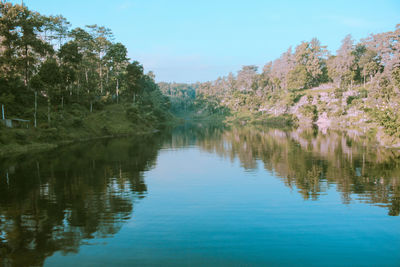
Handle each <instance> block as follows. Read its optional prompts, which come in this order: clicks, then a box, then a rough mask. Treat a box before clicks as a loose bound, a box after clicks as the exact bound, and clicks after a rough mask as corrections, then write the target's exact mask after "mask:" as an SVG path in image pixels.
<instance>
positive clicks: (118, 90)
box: [117, 79, 119, 104]
mask: <svg viewBox="0 0 400 267" xmlns="http://www.w3.org/2000/svg"><path fill="white" fill-rule="evenodd" d="M118 103H119V83H118V79H117V104H118Z"/></svg>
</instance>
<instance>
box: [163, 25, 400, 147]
mask: <svg viewBox="0 0 400 267" xmlns="http://www.w3.org/2000/svg"><path fill="white" fill-rule="evenodd" d="M160 88H161V90H162V91H163V92H164V94H166V95H169V96H170V97H171V98H172V99H173V102H172V103H173V104H174V105H175V108H176V109H181V110H182V109H185V110H186V109H190V108H192V109H195V110H197V112H203V111H204V112H211V113H212V112H214V113H215V112H219V113H224V114H226V115H227V118H228V121H230V122H236V123H241V124H246V123H264V124H265V123H266V124H268V123H273V124H276V123H278V124H281V125H285V124H292V125H296V124H297V125H298V124H301V125H312V124H314V125H318V126H319V127H320V128H336V129H342V130H344V129H348V128H355V129H357V130H359V131H360V132H361V133H362V134H370V135H372V136H378V137H380V139H381V140H383V142H384V144H385V145H388V144H389V145H397V146H399V145H400V142H399V137H400V112H399V110H400V109H399V107H398V106H399V103H400V24H399V25H397V26H396V28H395V30H394V31H388V32H383V33H378V34H371V35H370V36H368V37H366V38H364V39H361V40H360V41H358V42H356V41H355V40H354V39H353V38H352V36H351V35H347V36H346V37H345V38H344V39H343V40H342V42H341V46H340V48H339V49H338V50H337V51H336V53H331V52H330V51H329V50H328V48H327V46H325V45H323V44H321V42H320V41H319V40H318V39H317V38H313V39H312V40H311V41H303V42H301V43H300V44H299V45H297V46H296V47H295V48H294V49H293V48H292V47H289V49H287V51H286V52H284V53H283V54H282V55H281V56H280V57H279V58H277V59H275V60H273V61H271V62H268V63H266V64H265V66H264V67H263V68H262V70H261V71H259V70H258V67H257V66H255V65H249V66H243V67H242V69H241V70H239V71H238V72H237V74H236V75H235V74H233V73H229V74H228V75H227V76H224V77H219V78H218V79H216V80H215V81H209V82H202V83H200V82H198V83H194V84H188V85H184V84H176V83H169V84H168V83H167V84H166V83H162V84H160Z"/></svg>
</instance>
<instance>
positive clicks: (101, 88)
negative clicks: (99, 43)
mask: <svg viewBox="0 0 400 267" xmlns="http://www.w3.org/2000/svg"><path fill="white" fill-rule="evenodd" d="M99 58H100V57H99ZM100 94H101V95H103V68H102V66H101V59H100Z"/></svg>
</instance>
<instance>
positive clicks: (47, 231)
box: [0, 137, 161, 266]
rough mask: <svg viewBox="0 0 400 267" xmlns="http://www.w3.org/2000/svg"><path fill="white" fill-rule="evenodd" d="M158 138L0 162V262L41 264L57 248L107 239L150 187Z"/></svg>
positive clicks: (109, 142) (75, 248)
mask: <svg viewBox="0 0 400 267" xmlns="http://www.w3.org/2000/svg"><path fill="white" fill-rule="evenodd" d="M160 146H161V142H160V138H158V137H149V138H140V139H139V140H137V138H135V139H120V140H103V141H99V142H95V143H88V144H79V145H75V146H73V147H68V148H64V149H59V150H57V151H54V152H51V153H47V154H38V155H27V156H24V157H19V158H17V159H9V160H5V161H2V162H1V163H0V164H1V165H0V166H1V168H0V170H1V175H0V177H1V179H0V258H1V259H2V261H3V262H2V263H3V265H4V266H8V265H12V266H32V265H34V266H40V265H42V264H43V263H44V260H45V258H46V257H48V256H50V255H52V254H53V253H54V252H56V251H62V252H63V253H68V252H77V251H78V249H79V246H80V245H81V244H82V243H83V242H84V240H88V239H92V238H97V237H109V236H111V235H113V234H115V233H117V232H118V231H119V229H120V228H121V226H122V224H123V223H124V221H126V220H127V219H129V218H130V217H131V215H132V210H133V204H134V199H138V198H143V197H144V196H145V195H146V192H147V188H146V185H145V183H144V181H143V175H142V174H143V171H146V170H148V169H150V168H151V167H152V166H153V165H154V164H155V160H156V157H157V152H158V149H159V147H160Z"/></svg>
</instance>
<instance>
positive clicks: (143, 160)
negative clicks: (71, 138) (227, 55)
mask: <svg viewBox="0 0 400 267" xmlns="http://www.w3.org/2000/svg"><path fill="white" fill-rule="evenodd" d="M188 146H197V147H199V148H200V149H202V150H203V151H207V152H209V153H213V154H217V155H219V156H220V157H222V158H225V159H227V160H231V161H234V160H236V159H238V160H240V163H241V166H242V167H243V168H244V169H245V170H249V171H252V170H256V169H257V168H258V167H259V166H260V165H261V166H262V165H263V167H264V168H265V169H266V170H268V171H270V172H272V173H274V176H276V177H277V178H278V179H281V180H282V182H283V183H284V184H285V185H286V186H287V187H290V188H292V189H294V190H297V191H298V192H299V193H300V194H301V195H302V196H303V198H304V199H307V200H318V199H319V198H320V196H321V194H324V193H326V192H327V191H328V189H329V188H335V189H336V190H337V191H339V192H340V193H341V195H342V199H343V203H350V202H352V201H361V202H365V203H369V204H373V205H378V206H381V207H383V208H385V209H387V210H388V214H389V215H391V216H397V215H399V213H400V158H399V154H398V153H397V152H396V151H393V150H387V149H384V148H379V147H376V146H374V145H373V144H372V143H370V142H369V141H368V139H366V138H361V137H359V136H356V135H353V136H352V135H349V134H344V133H339V132H334V131H332V132H329V131H328V132H324V133H321V132H318V131H316V130H313V129H311V130H301V129H298V130H294V131H282V130H278V129H267V128H261V127H260V128H256V127H242V128H232V129H225V128H224V127H221V126H216V125H213V126H212V125H204V124H201V123H197V124H192V125H182V126H180V127H177V128H174V129H173V130H165V131H163V132H161V133H159V134H157V135H154V136H151V137H146V138H138V137H135V138H127V139H117V140H102V141H97V142H91V143H86V144H77V145H75V146H69V147H65V148H63V149H58V150H56V151H53V152H51V153H45V154H35V155H26V156H23V157H19V158H14V159H3V160H0V258H1V259H2V262H1V263H2V265H4V266H32V265H34V266H40V265H43V263H44V260H45V259H46V258H47V257H49V256H50V255H52V254H53V253H54V252H56V251H61V252H63V253H70V252H72V253H76V252H78V251H79V247H80V246H81V245H82V244H84V243H85V242H87V241H88V240H89V239H93V238H99V237H102V238H103V237H111V236H113V235H114V234H115V233H117V232H118V231H119V230H120V229H121V227H122V226H123V224H124V222H126V221H127V220H128V219H131V218H132V216H133V217H134V214H135V213H134V205H135V203H136V201H137V200H140V199H141V198H144V197H145V196H146V194H147V187H146V184H145V181H144V179H143V174H144V172H145V171H146V170H149V169H151V168H152V167H154V166H155V165H156V159H157V155H158V151H159V150H160V149H162V148H168V149H171V148H172V149H182V148H185V147H188ZM260 163H262V164H260ZM182 164H185V165H190V164H195V162H194V161H193V159H190V158H188V159H187V162H182ZM210 171H211V172H212V170H210ZM193 190H195V188H194V189H193ZM250 193H251V192H250ZM149 194H151V192H149Z"/></svg>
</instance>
